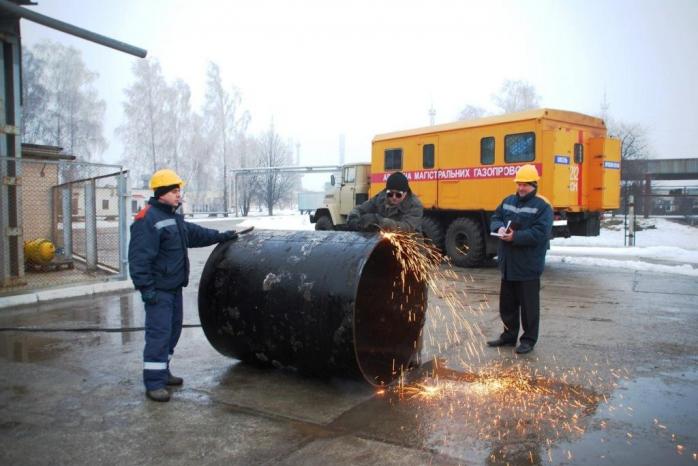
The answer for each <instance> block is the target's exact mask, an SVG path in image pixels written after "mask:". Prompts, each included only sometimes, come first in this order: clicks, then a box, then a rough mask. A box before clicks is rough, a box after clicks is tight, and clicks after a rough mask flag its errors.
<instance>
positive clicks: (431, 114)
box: [429, 103, 436, 126]
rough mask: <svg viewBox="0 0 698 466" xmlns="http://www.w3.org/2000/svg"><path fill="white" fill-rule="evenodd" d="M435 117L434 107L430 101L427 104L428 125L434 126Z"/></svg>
mask: <svg viewBox="0 0 698 466" xmlns="http://www.w3.org/2000/svg"><path fill="white" fill-rule="evenodd" d="M435 118H436V109H435V108H434V104H433V103H432V104H431V105H430V106H429V126H434V119H435Z"/></svg>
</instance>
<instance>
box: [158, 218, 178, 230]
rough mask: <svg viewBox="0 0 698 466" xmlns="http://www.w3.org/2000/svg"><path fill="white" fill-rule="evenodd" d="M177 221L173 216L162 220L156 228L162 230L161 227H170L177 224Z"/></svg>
mask: <svg viewBox="0 0 698 466" xmlns="http://www.w3.org/2000/svg"><path fill="white" fill-rule="evenodd" d="M176 224H177V221H176V220H175V219H173V218H168V219H165V220H160V221H159V222H157V223H156V224H155V228H157V229H158V230H160V229H161V228H165V227H169V226H170V225H176Z"/></svg>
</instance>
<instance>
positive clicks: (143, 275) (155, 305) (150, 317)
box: [128, 169, 237, 401]
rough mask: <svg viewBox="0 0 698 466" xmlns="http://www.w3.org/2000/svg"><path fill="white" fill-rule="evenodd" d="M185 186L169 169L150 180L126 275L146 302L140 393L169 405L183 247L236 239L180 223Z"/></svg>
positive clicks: (175, 381) (185, 270) (177, 381)
mask: <svg viewBox="0 0 698 466" xmlns="http://www.w3.org/2000/svg"><path fill="white" fill-rule="evenodd" d="M183 186H184V181H183V180H182V179H181V178H180V177H179V176H178V175H177V174H176V173H175V172H174V171H172V170H167V169H165V170H158V171H157V172H155V173H154V174H153V176H152V178H151V179H150V189H152V190H153V191H154V195H153V197H151V198H150V200H149V201H148V204H147V205H146V206H145V207H144V208H143V209H141V211H140V212H138V214H137V215H136V217H135V219H134V222H133V224H132V225H131V241H130V243H129V247H128V262H129V272H130V273H131V279H132V280H133V284H134V286H135V287H136V289H138V291H140V292H141V298H142V299H143V302H144V303H145V349H144V350H143V382H144V383H145V390H146V392H145V394H146V396H147V397H148V398H150V399H151V400H154V401H169V399H170V392H169V391H168V390H167V388H166V387H167V386H172V385H182V383H183V380H182V378H180V377H175V376H173V375H172V373H171V372H170V364H169V363H170V359H171V358H172V354H173V353H174V349H175V346H176V345H177V341H178V340H179V336H180V334H181V333H182V318H183V315H182V314H183V312H182V288H183V287H185V286H187V284H188V283H189V258H188V256H187V248H188V247H204V246H210V245H212V244H215V243H219V242H221V241H227V240H232V239H236V238H237V234H236V233H235V231H226V232H223V233H219V232H218V231H216V230H211V229H209V228H203V227H200V226H198V225H195V224H193V223H188V222H185V221H184V216H183V215H182V214H181V213H179V212H178V208H179V207H180V205H181V204H180V201H181V196H182V194H181V188H182V187H183Z"/></svg>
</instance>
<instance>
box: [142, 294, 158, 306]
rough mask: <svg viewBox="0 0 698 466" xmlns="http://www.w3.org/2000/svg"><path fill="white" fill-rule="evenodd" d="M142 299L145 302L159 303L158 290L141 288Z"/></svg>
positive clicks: (150, 303)
mask: <svg viewBox="0 0 698 466" xmlns="http://www.w3.org/2000/svg"><path fill="white" fill-rule="evenodd" d="M141 299H142V300H143V302H144V303H145V304H149V305H153V304H157V303H158V292H157V291H155V290H141Z"/></svg>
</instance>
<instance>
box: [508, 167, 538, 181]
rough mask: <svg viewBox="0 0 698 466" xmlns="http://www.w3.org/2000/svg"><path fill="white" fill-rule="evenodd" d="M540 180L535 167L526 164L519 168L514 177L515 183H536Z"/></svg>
mask: <svg viewBox="0 0 698 466" xmlns="http://www.w3.org/2000/svg"><path fill="white" fill-rule="evenodd" d="M538 180H540V176H539V175H538V170H536V167H535V165H531V164H530V163H529V164H526V165H522V166H521V168H519V171H517V172H516V176H515V177H514V183H535V182H537V181H538Z"/></svg>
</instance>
